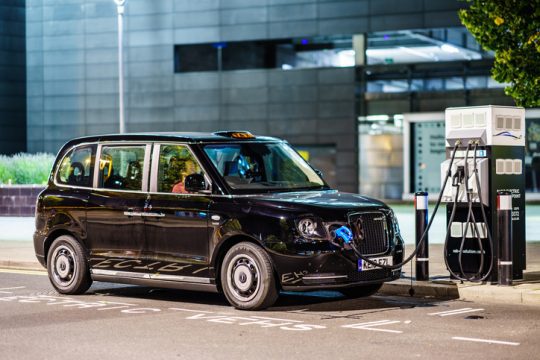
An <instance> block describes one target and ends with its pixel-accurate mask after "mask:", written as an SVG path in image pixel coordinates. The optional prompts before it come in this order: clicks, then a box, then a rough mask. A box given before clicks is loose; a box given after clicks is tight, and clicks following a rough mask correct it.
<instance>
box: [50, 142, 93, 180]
mask: <svg viewBox="0 0 540 360" xmlns="http://www.w3.org/2000/svg"><path fill="white" fill-rule="evenodd" d="M95 155H96V146H95V145H90V146H84V147H78V148H76V149H73V150H71V151H70V152H69V153H68V154H67V155H66V156H65V157H64V159H62V163H61V164H60V166H59V168H58V172H57V173H56V181H57V182H58V183H60V184H64V185H71V186H84V187H90V186H91V185H92V173H93V170H94V157H95Z"/></svg>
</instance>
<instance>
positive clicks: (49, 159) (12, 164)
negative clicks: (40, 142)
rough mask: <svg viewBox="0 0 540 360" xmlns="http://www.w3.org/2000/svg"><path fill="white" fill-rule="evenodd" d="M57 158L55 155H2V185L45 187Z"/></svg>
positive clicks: (0, 172)
mask: <svg viewBox="0 0 540 360" xmlns="http://www.w3.org/2000/svg"><path fill="white" fill-rule="evenodd" d="M54 158H55V156H54V155H53V154H46V153H38V154H24V153H20V154H15V155H13V156H6V155H0V184H13V185H22V184H38V185H44V184H46V183H47V180H48V179H49V174H50V173H51V168H52V165H53V162H54Z"/></svg>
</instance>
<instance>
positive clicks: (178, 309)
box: [169, 308, 214, 314]
mask: <svg viewBox="0 0 540 360" xmlns="http://www.w3.org/2000/svg"><path fill="white" fill-rule="evenodd" d="M169 310H176V311H187V312H194V313H205V314H213V313H214V312H213V311H203V310H190V309H182V308H169Z"/></svg>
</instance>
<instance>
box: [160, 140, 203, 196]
mask: <svg viewBox="0 0 540 360" xmlns="http://www.w3.org/2000/svg"><path fill="white" fill-rule="evenodd" d="M192 174H201V175H204V174H203V171H202V170H201V167H200V165H199V163H198V162H197V160H196V159H195V158H194V156H193V154H192V153H191V151H189V149H188V148H187V147H186V146H185V145H161V150H160V153H159V168H158V178H157V191H158V192H167V193H179V194H186V193H188V191H187V190H186V189H185V180H186V177H187V176H188V175H192Z"/></svg>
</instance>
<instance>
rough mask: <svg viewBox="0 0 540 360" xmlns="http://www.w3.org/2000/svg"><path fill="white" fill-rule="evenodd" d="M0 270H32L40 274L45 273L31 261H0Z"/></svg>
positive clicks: (39, 265) (42, 268)
mask: <svg viewBox="0 0 540 360" xmlns="http://www.w3.org/2000/svg"><path fill="white" fill-rule="evenodd" d="M0 269H13V270H32V271H42V272H46V271H47V270H46V269H45V268H44V267H43V266H41V264H40V263H38V262H33V261H10V260H0Z"/></svg>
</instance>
